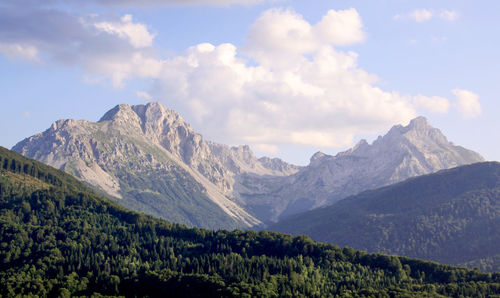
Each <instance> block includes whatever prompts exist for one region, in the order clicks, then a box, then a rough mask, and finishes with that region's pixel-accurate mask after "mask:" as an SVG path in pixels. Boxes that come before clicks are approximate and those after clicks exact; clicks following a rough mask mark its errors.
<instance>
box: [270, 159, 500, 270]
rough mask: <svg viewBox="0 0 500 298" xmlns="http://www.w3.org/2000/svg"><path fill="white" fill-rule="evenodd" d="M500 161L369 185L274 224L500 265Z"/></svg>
mask: <svg viewBox="0 0 500 298" xmlns="http://www.w3.org/2000/svg"><path fill="white" fill-rule="evenodd" d="M499 227H500V163H497V162H486V163H477V164H472V165H468V166H462V167H458V168H454V169H450V170H445V171H441V172H438V173H435V174H430V175H426V176H421V177H417V178H413V179H409V180H407V181H404V182H401V183H398V184H395V185H391V186H387V187H383V188H380V189H376V190H372V191H367V192H364V193H361V194H359V195H356V196H353V197H350V198H347V199H344V200H342V201H340V202H338V203H336V204H333V205H331V206H328V207H325V208H320V209H316V210H313V211H310V212H306V213H303V214H299V215H296V216H293V217H290V218H288V219H286V220H283V221H282V222H280V223H278V224H276V225H274V226H271V227H270V229H271V230H273V231H278V232H286V233H292V234H304V235H308V236H310V237H311V238H313V239H314V240H317V241H323V242H329V243H335V244H337V245H342V246H343V245H347V246H351V247H354V248H356V249H363V250H367V251H370V252H383V253H389V254H397V255H404V256H409V257H416V258H422V259H427V260H433V261H437V262H441V263H446V264H454V265H466V266H469V267H471V268H474V267H480V268H481V269H483V270H486V271H500V230H499V229H498V228H499Z"/></svg>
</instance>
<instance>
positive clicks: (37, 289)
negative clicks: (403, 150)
mask: <svg viewBox="0 0 500 298" xmlns="http://www.w3.org/2000/svg"><path fill="white" fill-rule="evenodd" d="M0 206H2V208H0V295H1V296H2V297H17V296H29V297H32V296H37V297H72V296H78V297H89V296H92V297H100V296H107V297H110V296H111V297H117V296H120V297H122V296H124V297H330V296H331V297H336V296H339V297H340V296H342V297H345V296H355V297H444V296H448V297H461V296H468V297H496V296H495V294H498V293H499V292H500V274H498V273H484V272H480V271H478V270H470V269H466V268H457V267H452V266H446V265H441V264H438V263H434V262H428V261H422V260H416V259H410V258H406V257H397V256H389V255H384V254H368V253H366V252H363V251H355V250H353V249H352V248H349V247H345V248H340V247H338V246H335V245H331V244H323V243H317V242H314V241H312V240H311V239H309V238H307V237H304V236H299V237H292V236H290V235H285V234H278V233H273V232H269V231H260V232H256V231H241V230H235V231H227V230H219V231H214V230H206V229H198V228H187V227H185V226H183V225H179V224H175V223H168V222H165V221H163V220H158V219H154V218H151V217H149V216H146V215H144V214H140V213H136V212H133V211H129V210H126V209H125V208H123V207H121V206H118V204H116V202H114V201H111V200H109V199H107V198H103V197H101V196H99V195H97V194H96V193H95V191H93V190H92V189H90V188H89V187H88V186H86V185H84V184H83V183H81V182H80V181H78V180H77V179H75V178H74V177H72V176H71V175H69V174H67V173H65V172H63V171H60V170H56V169H54V168H52V167H50V166H47V165H45V164H42V163H40V162H37V161H35V160H32V159H28V158H25V157H23V156H21V155H20V154H18V153H15V152H13V151H9V150H7V149H5V148H2V147H0Z"/></svg>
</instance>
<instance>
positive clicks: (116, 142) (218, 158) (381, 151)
mask: <svg viewBox="0 0 500 298" xmlns="http://www.w3.org/2000/svg"><path fill="white" fill-rule="evenodd" d="M13 150H15V151H17V152H19V153H22V154H23V155H26V156H28V157H32V158H35V159H37V160H40V161H42V162H45V163H47V164H50V165H53V166H55V167H56V168H60V169H64V170H65V171H67V172H69V173H72V174H74V175H75V176H77V177H79V178H80V179H82V180H83V181H86V182H87V183H89V184H91V185H94V187H96V188H98V189H100V190H101V192H103V193H106V194H108V195H110V196H112V197H115V198H117V199H119V200H120V201H121V202H122V203H123V204H126V206H128V207H130V208H136V209H137V210H140V211H143V212H149V214H152V215H154V216H159V217H162V216H167V215H166V212H168V213H169V214H168V216H167V217H166V218H165V219H167V220H173V218H172V216H173V214H172V212H174V211H175V212H179V213H181V214H184V215H182V216H181V217H180V218H177V217H176V220H179V219H182V221H181V222H182V223H184V224H188V225H189V224H193V222H194V221H193V220H192V219H189V217H190V215H189V213H190V208H194V209H193V212H194V213H198V215H197V218H198V219H200V217H202V214H203V212H204V211H203V208H198V207H196V202H197V200H201V201H205V203H206V204H209V205H210V204H212V203H214V204H215V205H217V206H218V207H216V208H215V209H221V210H222V212H223V213H225V214H226V215H227V216H228V218H229V219H230V220H229V221H234V220H235V221H236V222H238V224H239V225H240V226H239V227H250V226H255V225H261V224H267V223H271V222H276V221H278V220H279V219H280V218H284V217H286V216H290V215H292V214H295V213H299V212H302V211H306V210H309V209H312V208H315V207H319V206H323V205H326V204H329V203H332V202H335V201H337V200H339V199H342V198H344V197H346V196H349V195H353V194H356V193H358V192H360V191H363V190H366V189H370V188H376V187H380V186H383V185H388V184H391V183H394V182H398V181H402V180H404V179H406V178H409V177H413V176H417V175H421V174H426V173H430V172H435V171H438V170H441V169H444V168H450V167H453V166H457V165H461V164H468V163H473V162H478V161H482V160H483V158H482V157H481V156H480V155H479V154H477V153H475V152H472V151H469V150H467V149H465V148H462V147H459V146H455V145H453V144H452V143H451V142H448V141H447V139H446V137H445V136H444V135H442V133H441V132H440V131H439V130H438V129H436V128H433V127H431V126H430V124H429V123H428V121H427V120H426V119H425V118H424V117H418V118H415V119H413V120H412V121H410V123H409V124H408V125H407V126H402V125H396V126H394V127H392V128H391V129H390V130H389V132H388V133H387V134H386V135H384V136H383V137H382V136H381V137H379V138H378V139H377V140H375V141H374V142H373V143H372V144H368V142H366V140H361V141H360V142H358V144H356V145H355V146H354V147H353V148H351V149H349V150H346V151H344V152H340V153H338V154H337V155H335V156H331V155H327V154H325V153H322V152H317V153H316V154H314V155H313V156H312V157H311V162H310V164H309V165H308V166H304V167H299V166H295V165H291V164H288V163H286V162H284V161H283V160H281V159H278V158H273V159H271V158H267V157H261V158H257V157H256V156H255V155H254V154H253V152H252V151H251V149H250V147H249V146H247V145H243V146H237V147H230V146H227V145H224V144H218V143H215V142H211V141H206V140H204V139H203V137H202V136H201V135H200V134H198V133H197V132H196V131H195V130H194V129H193V128H192V127H191V125H189V123H187V122H186V121H184V119H183V118H182V116H181V115H179V114H178V113H177V112H175V111H174V110H171V109H167V108H165V107H164V106H163V105H161V104H159V103H155V102H153V103H148V104H145V105H132V106H130V105H126V104H122V105H117V106H115V107H114V108H113V109H111V110H109V111H108V112H106V113H105V114H104V115H103V116H102V117H101V119H100V120H99V121H98V122H90V121H86V120H78V121H77V120H70V119H67V120H58V121H56V122H54V123H53V124H52V125H51V127H50V128H49V129H48V130H46V131H45V132H43V133H41V134H37V135H35V136H32V137H30V138H27V139H25V140H23V141H21V142H19V143H18V144H16V145H15V146H14V147H13ZM175 177H180V178H181V179H180V180H181V181H183V182H180V181H178V180H176V178H175ZM189 181H191V182H189ZM186 183H187V184H186ZM183 184H186V185H193V187H194V189H195V190H194V193H192V190H189V189H186V187H185V186H183ZM167 186H168V187H167ZM168 189H175V190H176V191H177V192H180V194H177V195H176V194H175V192H169V194H168V195H165V194H163V192H165V191H167V190H168ZM145 190H147V191H146V192H145ZM167 192H168V191H167ZM178 196H180V197H184V200H185V202H184V201H181V202H180V203H179V202H178V201H177V200H176V197H178ZM188 197H198V199H196V200H194V201H191V200H190V199H189V198H188ZM155 200H156V201H158V202H155ZM207 200H208V201H207ZM177 203H179V204H181V205H179V206H177V207H175V208H174V209H172V207H171V206H170V205H172V204H177ZM192 203H194V204H195V205H194V206H193V205H192ZM157 204H160V205H161V208H160V209H161V210H156V209H158V206H157ZM205 207H207V206H205ZM207 208H208V207H207ZM208 209H209V210H214V208H208ZM176 210H177V211H176ZM214 212H215V211H214ZM217 212H219V211H216V213H217ZM226 215H225V216H226ZM195 221H196V220H195ZM225 224H227V221H226V223H225ZM225 224H222V225H221V224H216V225H215V226H210V227H229V226H224V225H225ZM238 224H237V225H238ZM230 226H232V227H233V225H230ZM205 227H209V226H205Z"/></svg>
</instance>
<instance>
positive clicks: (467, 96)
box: [452, 89, 482, 119]
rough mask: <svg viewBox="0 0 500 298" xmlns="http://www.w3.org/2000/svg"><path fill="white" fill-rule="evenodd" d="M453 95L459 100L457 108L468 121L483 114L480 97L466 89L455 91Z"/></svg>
mask: <svg viewBox="0 0 500 298" xmlns="http://www.w3.org/2000/svg"><path fill="white" fill-rule="evenodd" d="M452 92H453V94H454V95H455V96H456V98H457V103H456V104H455V107H456V108H457V110H458V111H459V112H460V114H462V117H464V118H466V119H470V118H476V117H478V116H479V115H481V113H482V109H481V104H480V103H479V95H477V94H475V93H473V92H471V91H469V90H464V89H453V90H452Z"/></svg>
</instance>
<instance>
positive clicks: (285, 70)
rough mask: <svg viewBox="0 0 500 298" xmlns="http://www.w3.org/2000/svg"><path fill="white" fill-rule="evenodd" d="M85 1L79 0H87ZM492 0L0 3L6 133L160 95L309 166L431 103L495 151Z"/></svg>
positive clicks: (215, 132) (451, 130)
mask: <svg viewBox="0 0 500 298" xmlns="http://www.w3.org/2000/svg"><path fill="white" fill-rule="evenodd" d="M82 2H85V3H82ZM499 9H500V2H499V1H494V0H491V1H480V2H474V1H460V0H449V1H446V0H440V1H425V0H423V1H409V0H370V1H368V0H365V1H357V0H344V1H342V0H339V1H314V0H312V1H292V0H183V1H181V0H88V1H77V0H43V1H42V0H0V92H1V94H0V104H1V110H2V117H0V124H1V126H2V128H3V129H2V130H1V131H0V145H1V146H4V147H7V148H11V147H12V146H13V145H15V144H16V143H17V142H19V141H21V140H23V139H24V138H26V137H29V136H31V135H34V134H36V133H39V132H42V131H44V130H46V129H47V128H49V127H50V125H51V123H52V122H54V121H56V120H58V119H68V118H71V119H85V120H89V121H98V120H99V118H100V117H101V116H102V115H104V113H105V112H106V111H108V110H109V109H111V108H112V107H114V106H115V105H117V104H122V103H126V104H145V103H147V102H150V101H157V102H160V103H162V104H163V105H165V106H166V107H167V108H171V109H173V110H175V111H177V112H179V113H180V114H181V115H182V117H183V118H184V119H185V120H186V121H187V122H189V123H190V124H191V125H192V127H193V128H194V129H195V130H196V131H197V132H199V133H201V134H202V135H203V136H204V138H205V139H207V140H212V141H216V142H220V143H225V144H228V145H240V144H241V145H242V144H248V145H250V147H251V148H252V150H253V151H254V152H255V153H256V155H257V156H271V157H280V158H282V159H284V160H285V161H288V162H291V163H295V164H300V165H306V164H308V162H309V158H310V156H311V155H312V154H313V153H314V152H317V151H322V152H325V153H327V154H332V155H334V154H336V153H338V152H340V151H343V150H346V149H348V148H349V147H351V146H353V145H354V144H355V143H356V142H358V141H359V140H360V139H362V138H364V139H367V140H368V141H369V142H372V141H373V140H374V139H375V138H376V137H377V136H378V135H383V134H385V133H386V132H387V131H388V130H389V129H390V127H391V126H393V125H396V124H403V125H405V124H407V123H408V122H409V120H411V119H413V118H415V117H416V116H419V115H422V116H425V117H426V118H427V119H428V120H429V122H430V124H431V125H432V126H434V127H437V128H439V129H440V130H441V131H442V132H443V133H444V134H445V135H446V136H447V137H448V139H449V140H450V141H452V142H453V143H455V144H457V145H461V146H464V147H466V148H469V149H472V150H474V151H476V152H478V153H480V154H482V155H483V156H484V157H485V159H486V160H496V161H498V160H500V150H497V148H498V147H500V129H499V128H500V118H499V117H498V116H497V114H498V112H499V111H500V102H499V100H498V96H497V95H498V94H500V84H499V78H500V76H499V75H500V71H499V70H500V59H498V53H499V52H500V35H499V34H498V32H497V28H500V19H499V18H498V16H497V12H498V11H499Z"/></svg>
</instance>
